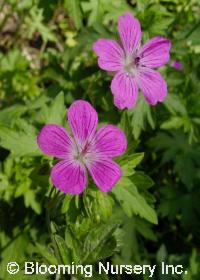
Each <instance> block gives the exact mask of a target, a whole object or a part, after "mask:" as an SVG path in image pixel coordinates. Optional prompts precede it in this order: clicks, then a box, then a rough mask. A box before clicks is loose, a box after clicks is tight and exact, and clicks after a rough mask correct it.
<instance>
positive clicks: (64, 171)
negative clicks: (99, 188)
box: [51, 160, 87, 194]
mask: <svg viewBox="0 0 200 280" xmlns="http://www.w3.org/2000/svg"><path fill="white" fill-rule="evenodd" d="M51 180H52V183H53V184H54V186H55V187H56V188H58V189H59V190H60V191H62V192H64V193H70V194H80V193H81V192H83V190H84V189H85V186H86V184H87V171H86V168H85V166H84V165H83V164H81V163H79V162H75V161H74V162H73V161H70V160H62V161H60V162H59V163H57V164H56V165H55V166H54V167H53V168H52V170H51Z"/></svg>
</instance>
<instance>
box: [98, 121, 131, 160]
mask: <svg viewBox="0 0 200 280" xmlns="http://www.w3.org/2000/svg"><path fill="white" fill-rule="evenodd" d="M94 145H95V151H96V152H97V153H100V154H102V155H104V156H108V157H116V156H120V155H122V154H123V153H124V152H125V150H126V147H127V140H126V136H125V134H124V132H123V131H122V130H121V129H120V128H118V127H116V126H114V125H105V126H103V127H102V128H101V129H100V130H99V131H98V132H97V134H96V135H95V138H94Z"/></svg>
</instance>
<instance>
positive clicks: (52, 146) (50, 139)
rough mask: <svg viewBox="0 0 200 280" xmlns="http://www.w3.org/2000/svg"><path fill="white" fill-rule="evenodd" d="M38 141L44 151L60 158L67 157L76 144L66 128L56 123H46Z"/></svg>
mask: <svg viewBox="0 0 200 280" xmlns="http://www.w3.org/2000/svg"><path fill="white" fill-rule="evenodd" d="M37 143H38V146H39V148H40V149H41V150H42V151H43V153H45V154H46V155H49V156H53V157H57V158H60V159H64V158H66V156H67V155H68V154H70V153H71V152H72V149H73V146H74V145H75V143H73V140H72V138H71V137H70V136H69V134H68V132H67V131H66V130H65V128H64V127H62V126H60V125H56V124H47V125H45V126H44V127H43V128H42V129H41V131H40V133H39V135H38V137H37Z"/></svg>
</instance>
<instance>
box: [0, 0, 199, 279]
mask: <svg viewBox="0 0 200 280" xmlns="http://www.w3.org/2000/svg"><path fill="white" fill-rule="evenodd" d="M125 11H130V12H131V13H133V14H134V15H135V16H137V17H138V18H139V20H140V22H141V26H142V30H143V35H142V41H146V40H147V39H149V38H151V37H153V36H157V35H161V36H164V37H168V38H170V40H171V42H172V49H171V60H170V62H169V64H168V65H167V66H165V67H162V68H161V69H160V70H159V71H161V73H162V75H163V76H164V78H165V80H166V81H167V84H168V92H169V93H168V96H167V98H166V100H165V102H164V103H163V104H159V105H157V106H155V107H152V106H149V105H148V104H147V103H146V102H145V100H144V98H143V96H142V94H141V92H139V96H138V102H137V106H136V107H135V108H134V109H131V110H124V111H119V110H117V109H116V108H115V107H114V105H113V100H112V99H113V97H112V94H111V92H110V87H109V86H110V82H111V79H112V77H111V76H110V75H109V74H108V73H106V72H104V71H101V70H100V69H99V68H98V66H97V58H96V56H95V55H94V53H93V51H92V44H93V42H94V41H95V40H97V39H98V38H102V37H104V38H112V39H113V38H114V39H115V38H117V36H118V35H117V18H118V16H119V15H121V14H122V13H123V12H125ZM199 13H200V6H199V1H197V0H192V1H181V0H163V1H160V0H159V1H156V0H151V1H147V0H145V1H132V0H131V1H128V0H118V1H113V0H74V1H70V0H61V1H53V0H50V1H47V0H44V1H42V0H35V1H32V0H30V1H26V0H22V1H17V0H8V1H0V279H1V280H9V279H17V280H18V279H22V280H23V279H24V280H26V279H27V276H25V275H24V261H25V260H29V261H38V262H39V263H46V264H62V263H65V264H71V263H72V262H75V263H79V264H88V263H91V264H93V265H94V275H93V278H94V279H105V280H108V279H115V278H114V277H112V276H111V275H98V273H97V271H96V266H95V265H96V264H97V262H98V261H102V262H106V261H110V262H112V263H113V264H129V263H130V264H150V263H151V264H157V265H158V267H159V269H158V271H157V275H156V276H155V277H154V279H157V280H166V279H179V278H177V276H173V275H168V276H167V275H162V274H161V272H160V264H161V261H165V262H167V263H168V264H182V265H183V266H184V267H185V268H186V269H187V271H188V273H187V274H183V275H181V276H180V279H182V280H197V279H199V277H200V259H199V249H198V248H199V244H200V239H199V236H200V235H199V233H200V222H199V216H200V210H199V199H200V190H199V179H200V145H199V144H200V140H199V139H200V110H199V108H200V99H199V95H200V87H199V76H200V71H199V69H200V56H199V54H200V40H199V32H200V23H199ZM173 60H179V61H181V63H182V64H183V70H182V71H177V70H175V69H174V68H172V67H171V64H172V61H173ZM77 99H85V100H88V101H89V102H90V103H92V104H93V105H94V107H95V108H96V110H97V111H98V115H99V125H100V126H102V125H103V124H105V123H112V124H115V125H117V126H119V127H121V128H122V129H123V131H124V132H125V133H126V136H127V139H128V148H127V151H126V153H125V154H124V155H123V156H122V157H120V158H117V159H116V161H117V162H118V163H119V165H120V166H121V168H122V172H123V177H122V178H121V180H120V181H119V182H118V183H117V185H116V186H115V187H114V188H113V189H112V191H111V192H109V193H102V192H101V191H100V190H99V189H98V188H97V187H96V186H95V184H94V183H93V182H92V180H90V179H89V182H88V187H87V188H86V190H85V191H84V193H83V194H81V195H80V196H72V195H64V194H62V193H60V192H59V191H58V190H57V189H55V188H54V187H53V186H52V185H51V182H50V179H49V174H50V169H51V167H52V165H53V164H54V162H53V159H51V158H50V157H45V156H44V155H42V153H41V152H40V151H39V149H38V146H37V142H36V140H37V134H38V132H39V130H40V129H41V127H42V126H43V125H45V124H47V123H55V124H60V125H63V126H65V127H67V122H66V112H67V109H68V107H69V105H70V104H71V103H72V102H73V101H74V100H77ZM151 178H152V179H151ZM9 261H16V262H18V263H19V265H20V269H21V270H20V273H19V274H17V275H15V276H14V275H9V274H8V273H7V272H6V265H7V263H8V262H9ZM56 277H57V276H55V279H58V277H57V278H56ZM147 277H148V276H147V275H146V276H144V277H142V276H141V277H138V278H136V279H143V280H146V279H147ZM68 278H69V279H70V276H69V277H68V276H67V278H66V279H68ZM118 278H119V279H123V278H122V277H121V276H119V277H118ZM28 279H34V280H35V279H36V280H37V279H38V280H42V279H53V278H52V277H51V276H50V275H29V276H28ZM60 279H61V280H62V277H61V278H60ZM76 279H78V280H79V279H84V278H83V276H81V275H77V276H76ZM130 279H133V278H132V277H131V276H130Z"/></svg>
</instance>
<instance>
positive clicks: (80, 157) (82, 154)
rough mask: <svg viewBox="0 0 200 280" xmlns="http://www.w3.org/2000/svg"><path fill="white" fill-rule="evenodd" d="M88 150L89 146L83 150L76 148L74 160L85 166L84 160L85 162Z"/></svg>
mask: <svg viewBox="0 0 200 280" xmlns="http://www.w3.org/2000/svg"><path fill="white" fill-rule="evenodd" d="M88 149H89V145H87V144H86V145H85V147H84V148H80V149H79V148H77V150H76V152H75V155H74V159H75V160H77V161H79V162H81V163H83V164H85V162H86V160H87V155H88Z"/></svg>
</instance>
